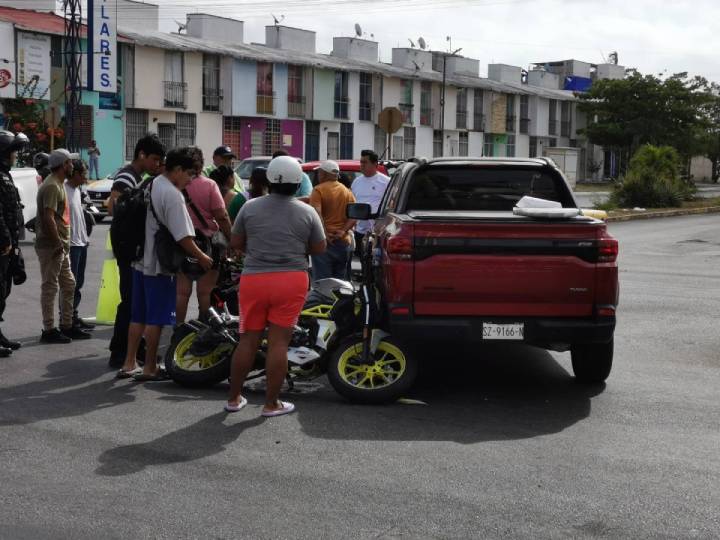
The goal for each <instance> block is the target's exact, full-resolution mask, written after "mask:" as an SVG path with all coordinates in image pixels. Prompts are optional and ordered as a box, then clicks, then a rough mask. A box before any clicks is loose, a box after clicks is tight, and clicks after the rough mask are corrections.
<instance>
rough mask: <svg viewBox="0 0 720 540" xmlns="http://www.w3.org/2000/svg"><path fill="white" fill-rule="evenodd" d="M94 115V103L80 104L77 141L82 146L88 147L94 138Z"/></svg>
mask: <svg viewBox="0 0 720 540" xmlns="http://www.w3.org/2000/svg"><path fill="white" fill-rule="evenodd" d="M94 116H95V115H94V114H93V108H92V105H79V106H78V122H77V143H78V146H79V147H80V148H87V147H88V146H90V141H92V140H93V117H94Z"/></svg>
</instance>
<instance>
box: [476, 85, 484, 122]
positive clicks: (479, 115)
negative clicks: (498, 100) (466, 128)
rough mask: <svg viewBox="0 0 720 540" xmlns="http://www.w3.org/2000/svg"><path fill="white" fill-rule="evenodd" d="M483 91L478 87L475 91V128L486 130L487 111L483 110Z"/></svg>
mask: <svg viewBox="0 0 720 540" xmlns="http://www.w3.org/2000/svg"><path fill="white" fill-rule="evenodd" d="M483 105H484V100H483V91H482V90H480V89H479V88H476V89H475V91H474V92H473V129H474V130H475V131H485V113H484V112H483Z"/></svg>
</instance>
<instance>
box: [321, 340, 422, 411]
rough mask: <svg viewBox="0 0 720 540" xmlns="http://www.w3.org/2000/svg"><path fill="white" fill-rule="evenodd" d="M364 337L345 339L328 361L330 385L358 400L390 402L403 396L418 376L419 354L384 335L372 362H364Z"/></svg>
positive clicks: (347, 396)
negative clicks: (416, 355)
mask: <svg viewBox="0 0 720 540" xmlns="http://www.w3.org/2000/svg"><path fill="white" fill-rule="evenodd" d="M362 349H363V344H362V337H361V336H351V337H349V338H346V339H344V340H343V341H341V342H340V343H339V344H338V346H337V347H336V348H335V350H334V351H333V353H332V356H331V357H330V360H329V361H328V368H327V375H328V380H329V381H330V384H331V385H332V387H333V388H334V389H335V391H336V392H337V393H338V394H340V395H341V396H343V397H345V398H347V399H348V400H350V401H353V402H355V403H367V404H376V403H390V402H393V401H396V400H397V399H399V398H401V397H403V395H404V394H405V393H406V392H407V391H408V390H409V389H410V387H411V386H412V384H413V383H414V382H415V378H416V377H417V372H418V365H417V360H416V359H415V357H414V356H413V355H411V354H409V353H408V351H407V349H406V348H404V347H402V346H401V345H400V344H399V343H398V342H397V341H395V340H393V339H392V338H389V337H386V338H384V339H383V340H382V341H381V342H380V344H379V345H378V348H377V350H376V351H375V354H374V355H373V356H372V358H371V359H370V363H369V364H363V363H362Z"/></svg>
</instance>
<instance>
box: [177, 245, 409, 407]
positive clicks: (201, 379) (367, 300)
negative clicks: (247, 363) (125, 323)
mask: <svg viewBox="0 0 720 540" xmlns="http://www.w3.org/2000/svg"><path fill="white" fill-rule="evenodd" d="M367 244H368V243H367V242H366V247H365V249H364V251H363V256H362V258H361V268H362V270H361V278H360V282H359V284H357V285H356V284H353V283H352V282H349V281H343V280H338V279H323V280H320V281H316V282H314V283H312V285H311V289H310V292H309V294H308V296H307V301H306V303H305V305H304V307H303V310H302V313H301V315H300V318H299V320H298V324H297V325H296V326H295V329H294V331H293V335H292V339H291V342H290V346H289V348H288V375H287V383H288V386H289V387H290V389H291V390H292V389H293V387H294V382H295V381H298V380H312V379H315V378H317V377H320V376H322V375H323V374H326V375H327V377H328V380H329V381H330V384H331V385H332V387H333V388H334V389H335V391H337V392H338V393H339V394H340V395H342V396H343V397H345V398H347V399H348V400H350V401H353V402H358V403H388V402H391V401H395V400H397V399H398V398H400V397H402V396H403V395H404V393H405V392H407V391H408V390H409V388H410V387H411V386H412V384H413V382H414V380H415V378H416V376H417V370H418V365H417V361H416V359H415V356H414V355H413V354H412V353H410V352H409V351H408V349H407V347H406V345H405V344H403V343H401V342H399V341H397V340H396V339H394V338H393V337H392V336H391V335H390V334H389V333H388V332H386V331H385V330H384V329H383V328H382V327H381V325H380V319H381V317H380V310H379V308H378V305H379V303H380V302H379V301H378V293H377V290H376V288H375V285H374V277H373V272H372V257H373V249H372V247H371V246H370V245H367ZM236 277H239V276H234V275H232V273H231V272H230V273H228V272H226V275H225V277H224V278H223V279H221V280H220V285H219V286H218V287H217V288H216V289H215V291H213V304H214V307H213V308H211V309H210V312H209V315H208V317H207V318H206V320H205V321H200V320H194V321H190V322H187V323H185V324H183V325H181V326H180V327H178V329H177V330H176V331H175V334H174V336H173V339H172V342H171V344H170V347H169V348H168V350H167V352H166V355H165V368H166V370H167V373H168V375H169V376H170V378H171V379H173V380H174V381H175V382H176V383H178V384H181V385H184V386H195V387H197V386H212V385H215V384H217V383H220V382H222V381H224V380H226V379H228V377H229V376H230V367H231V363H232V355H233V351H234V350H235V347H236V345H237V343H238V340H239V339H240V335H239V330H238V316H237V282H236V280H235V278H236ZM266 353H267V341H266V340H265V339H263V341H262V345H261V347H260V349H259V351H258V353H257V355H256V362H255V369H254V371H253V372H251V374H250V376H249V377H248V380H249V379H254V378H258V377H262V376H264V375H265V355H266Z"/></svg>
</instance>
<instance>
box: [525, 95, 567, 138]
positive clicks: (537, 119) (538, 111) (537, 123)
mask: <svg viewBox="0 0 720 540" xmlns="http://www.w3.org/2000/svg"><path fill="white" fill-rule="evenodd" d="M558 120H560V118H559V117H558ZM549 121H550V100H548V99H545V98H541V97H537V96H531V97H530V130H529V131H530V135H533V136H535V137H547V136H548V122H549Z"/></svg>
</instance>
